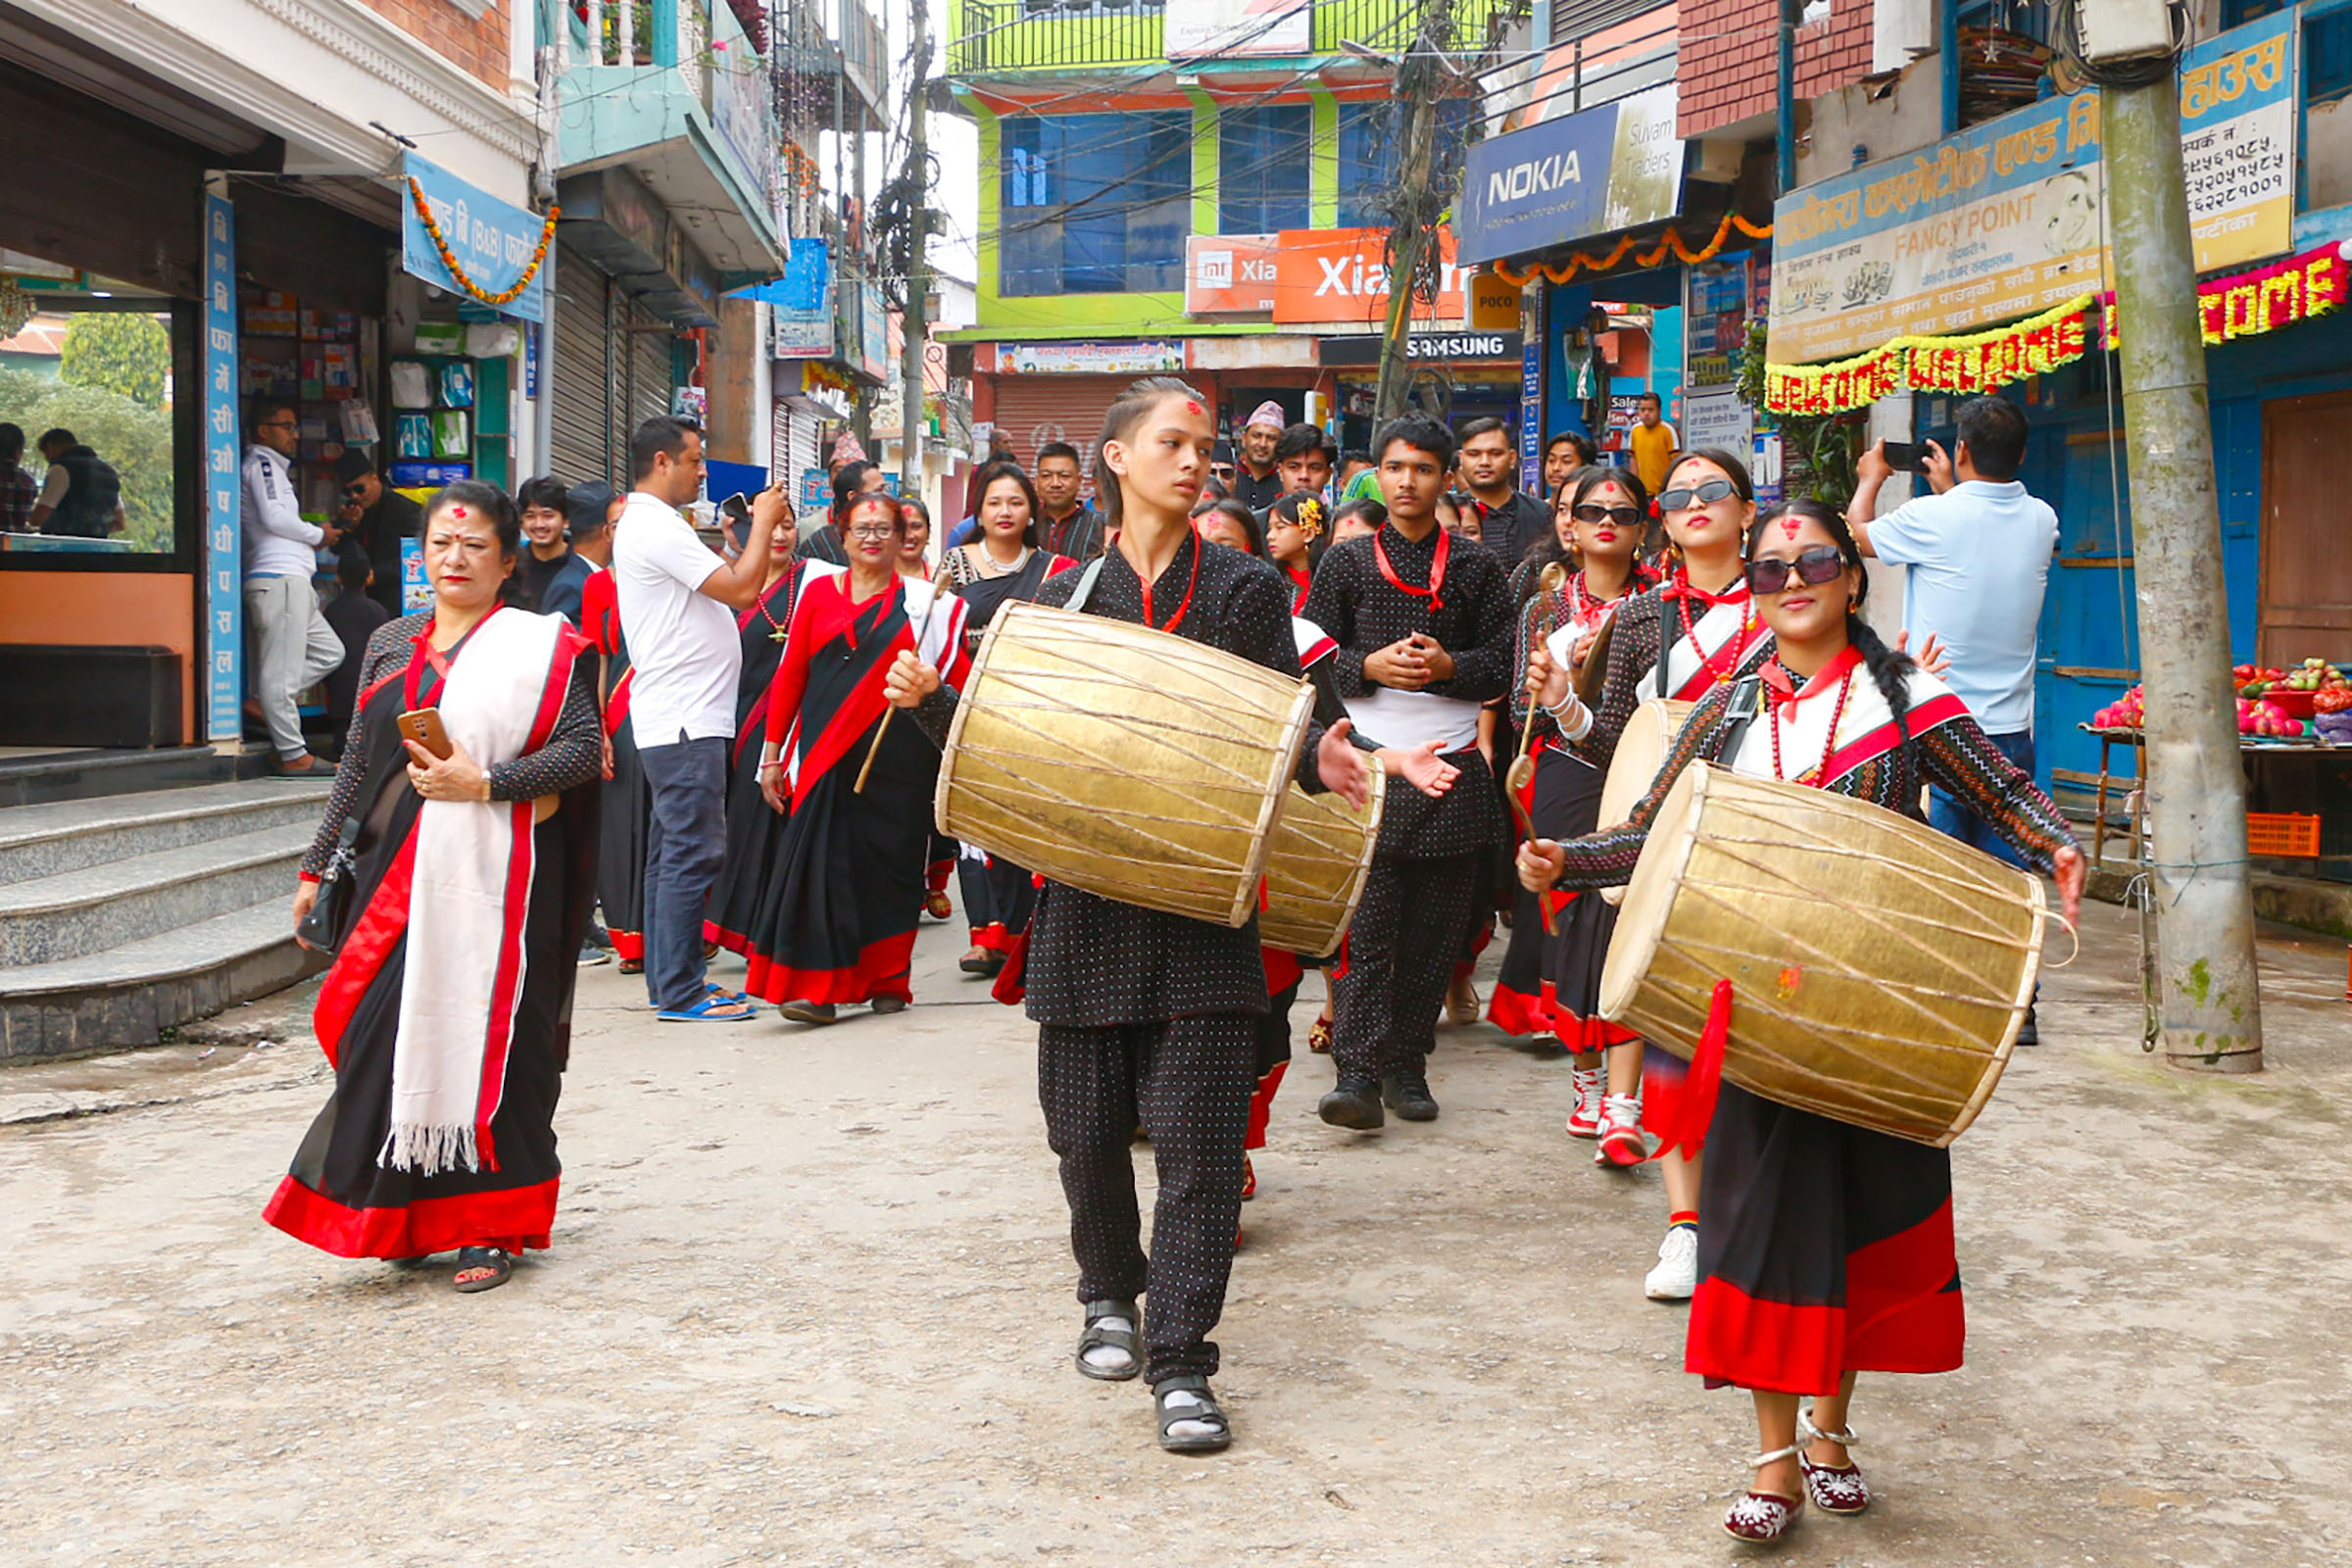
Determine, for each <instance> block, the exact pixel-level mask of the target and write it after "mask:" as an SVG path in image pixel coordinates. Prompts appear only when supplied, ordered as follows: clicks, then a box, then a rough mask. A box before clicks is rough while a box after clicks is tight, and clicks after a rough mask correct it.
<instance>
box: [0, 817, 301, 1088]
mask: <svg viewBox="0 0 2352 1568" xmlns="http://www.w3.org/2000/svg"><path fill="white" fill-rule="evenodd" d="M326 795H327V789H326V786H325V785H324V784H323V783H316V784H314V783H308V782H304V783H291V782H280V781H277V780H274V779H265V780H258V781H254V782H250V783H242V784H206V785H199V786H194V787H190V788H185V789H170V790H158V791H151V792H147V793H143V794H136V795H119V796H111V797H106V798H103V799H97V800H83V801H73V802H63V803H58V804H52V805H41V806H24V807H16V808H12V809H0V1060H4V1059H7V1058H10V1057H24V1056H54V1055H60V1054H68V1053H73V1052H84V1051H96V1050H107V1049H115V1048H121V1047H127V1046H139V1045H152V1044H154V1043H155V1042H156V1040H157V1039H158V1038H159V1037H160V1036H161V1034H162V1032H163V1031H164V1030H167V1029H169V1028H172V1026H173V1025H176V1024H179V1023H184V1022H186V1021H187V1020H188V1019H191V1018H194V1017H197V1016H199V1015H201V1014H203V1013H205V1012H209V1011H213V1010H216V1009H218V1008H221V1007H224V1006H228V1005H233V1004H235V1003H238V1002H242V1001H245V1000H248V999H250V998H252V997H256V996H260V995H263V994H266V993H267V992H270V991H273V990H276V989H278V988H280V987H282V986H286V985H290V984H292V983H293V982H294V981H296V980H298V979H300V978H301V977H302V976H303V975H304V974H305V973H308V972H310V971H312V970H313V969H315V968H317V967H318V960H317V959H315V958H313V957H312V956H309V955H306V954H304V953H303V952H302V950H301V949H300V948H298V947H297V946H296V945H295V943H294V940H293V931H292V922H291V916H290V913H289V910H288V905H289V902H290V900H291V899H292V897H293V891H294V882H295V872H296V868H297V866H298V864H299V863H300V860H301V858H302V854H303V851H304V850H305V849H307V848H308V847H309V845H310V842H311V838H312V836H313V834H314V833H315V832H316V831H317V828H318V823H319V813H320V812H321V811H322V810H323V809H324V805H325V800H326Z"/></svg>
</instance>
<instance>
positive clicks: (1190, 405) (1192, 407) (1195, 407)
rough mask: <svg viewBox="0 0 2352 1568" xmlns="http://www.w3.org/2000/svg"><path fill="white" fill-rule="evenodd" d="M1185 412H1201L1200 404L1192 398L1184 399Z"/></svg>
mask: <svg viewBox="0 0 2352 1568" xmlns="http://www.w3.org/2000/svg"><path fill="white" fill-rule="evenodd" d="M1184 412H1185V413H1187V414H1199V413H1201V405H1200V404H1198V403H1195V402H1194V401H1193V400H1192V399H1191V398H1186V399H1185V400H1184Z"/></svg>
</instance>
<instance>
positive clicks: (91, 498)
mask: <svg viewBox="0 0 2352 1568" xmlns="http://www.w3.org/2000/svg"><path fill="white" fill-rule="evenodd" d="M57 464H58V466H59V467H61V468H63V469H65V470H66V494H65V499H64V500H62V501H60V502H58V504H57V510H56V511H55V512H53V513H51V514H50V515H49V520H48V522H47V523H46V524H45V525H44V526H43V527H42V530H41V531H42V532H44V533H56V534H65V535H68V536H70V537H72V538H75V539H104V538H105V537H106V536H107V535H109V534H111V533H113V532H114V531H115V511H116V509H117V508H119V507H120V506H122V504H123V480H122V478H121V476H120V475H118V474H117V473H116V472H115V470H114V469H113V467H111V466H108V465H107V464H105V463H103V462H101V461H99V457H98V454H97V453H95V452H92V451H91V450H90V449H89V448H88V447H68V448H66V450H65V451H64V452H62V453H60V454H58V459H57Z"/></svg>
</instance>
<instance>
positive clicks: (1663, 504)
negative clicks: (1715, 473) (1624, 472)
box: [1658, 479, 1736, 512]
mask: <svg viewBox="0 0 2352 1568" xmlns="http://www.w3.org/2000/svg"><path fill="white" fill-rule="evenodd" d="M1734 494H1736V492H1735V490H1734V489H1733V486H1732V481H1731V480H1729V479H1709V480H1708V481H1707V482H1706V483H1704V484H1701V485H1697V486H1686V487H1685V488H1683V489H1680V490H1667V491H1662V492H1660V494H1659V496H1658V510H1659V511H1661V512H1689V511H1690V510H1691V508H1692V507H1711V506H1713V505H1714V504H1715V503H1716V502H1718V501H1722V500H1725V499H1727V498H1728V497H1730V496H1732V495H1734Z"/></svg>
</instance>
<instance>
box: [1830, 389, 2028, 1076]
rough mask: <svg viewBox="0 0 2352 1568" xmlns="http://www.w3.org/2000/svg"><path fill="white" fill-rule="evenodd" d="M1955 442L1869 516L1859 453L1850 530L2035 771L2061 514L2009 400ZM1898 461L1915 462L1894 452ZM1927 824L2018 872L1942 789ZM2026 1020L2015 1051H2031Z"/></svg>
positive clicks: (1919, 641)
mask: <svg viewBox="0 0 2352 1568" xmlns="http://www.w3.org/2000/svg"><path fill="white" fill-rule="evenodd" d="M1956 423H1957V426H1958V432H1957V433H1958V439H1957V440H1956V441H1955V442H1954V443H1953V445H1952V450H1951V453H1950V454H1949V455H1948V456H1947V455H1946V454H1945V453H1944V450H1943V448H1942V447H1940V446H1938V445H1937V444H1936V443H1935V442H1933V441H1928V442H1924V443H1921V450H1920V452H1919V454H1918V456H1919V458H1920V460H1921V464H1922V471H1924V472H1925V473H1926V475H1927V480H1928V490H1929V493H1928V494H1926V495H1920V496H1914V497H1912V498H1911V499H1910V500H1908V501H1906V502H1904V503H1903V504H1902V505H1901V506H1899V507H1897V508H1895V509H1894V510H1893V511H1892V512H1889V513H1887V515H1885V516H1881V517H1874V516H1873V515H1872V514H1874V513H1875V512H1877V510H1878V503H1879V491H1880V489H1881V488H1882V487H1883V486H1884V485H1885V484H1886V483H1887V480H1888V479H1889V478H1891V477H1893V475H1894V473H1895V471H1896V469H1895V466H1894V465H1893V464H1892V463H1890V462H1889V455H1890V447H1891V446H1892V444H1890V443H1887V442H1884V441H1882V442H1878V443H1876V444H1874V445H1873V446H1872V447H1871V449H1870V450H1869V451H1868V452H1866V453H1864V454H1863V455H1862V461H1861V464H1860V465H1859V467H1858V470H1857V474H1858V479H1857V482H1856V484H1855V486H1854V500H1853V505H1852V506H1851V507H1850V508H1848V509H1847V511H1846V522H1847V524H1848V525H1849V526H1850V527H1852V529H1853V530H1854V540H1855V542H1856V543H1857V544H1859V545H1860V546H1861V547H1862V553H1863V554H1864V555H1865V556H1875V557H1877V558H1878V559H1879V560H1881V561H1884V562H1886V563H1887V564H1889V565H1897V566H1904V567H1907V568H1909V569H1908V570H1907V571H1906V572H1905V574H1904V584H1903V628H1904V629H1905V630H1906V631H1908V632H1909V633H1910V634H1911V645H1912V646H1913V647H1915V648H1917V647H1923V646H1925V643H1926V639H1927V638H1928V637H1930V636H1934V637H1936V638H1937V639H1939V640H1940V641H1941V643H1942V645H1943V648H1944V651H1945V653H1946V655H1947V656H1948V657H1949V658H1950V660H1951V667H1950V668H1948V669H1946V670H1944V671H1943V672H1942V674H1943V681H1944V684H1946V685H1947V686H1949V687H1951V689H1952V690H1953V691H1954V692H1956V693H1958V694H1959V697H1960V700H1961V701H1962V702H1964V703H1966V704H1967V705H1968V711H1969V712H1970V713H1971V714H1972V715H1973V716H1974V717H1975V718H1976V720H1977V722H1978V724H1980V725H1981V726H1983V728H1984V730H1985V735H1986V737H1987V738H1988V739H1990V740H1991V742H1992V743H1993V745H1995V746H1996V747H1998V748H2000V750H2001V753H2002V755H2003V756H2005V757H2007V758H2008V759H2009V760H2011V761H2013V762H2015V763H2016V764H2017V765H2018V766H2019V767H2021V768H2023V769H2024V770H2025V771H2026V772H2027V773H2028V774H2032V773H2033V771H2034V655H2035V652H2036V650H2035V638H2036V634H2037V633H2038V631H2039V628H2040V625H2041V599H2042V593H2043V590H2044V589H2045V588H2046V587H2047V586H2048V583H2049V576H2050V556H2051V553H2052V552H2053V551H2054V550H2055V549H2056V547H2057V543H2058V515H2057V514H2056V513H2054V512H2052V511H2051V510H2050V508H2049V506H2048V505H2047V504H2046V503H2044V502H2042V501H2039V500H2037V499H2035V498H2034V497H2033V496H2031V495H2028V494H2027V493H2026V487H2025V486H2024V485H2023V484H2022V483H2020V482H2019V481H2018V477H2017V471H2018V468H2019V466H2021V465H2022V464H2023V463H2024V462H2025V456H2026V416H2025V411H2024V410H2022V409H2020V408H2019V407H2018V406H2017V405H2016V404H2014V403H2011V402H2009V401H2008V400H2007V399H2005V398H1997V397H1985V398H1972V399H1970V400H1969V401H1968V402H1966V403H1963V404H1962V405H1961V406H1960V413H1959V417H1958V419H1957V421H1956ZM1891 455H1892V456H1894V457H1901V458H1909V457H1911V456H1912V454H1911V453H1909V452H1906V451H1902V450H1900V449H1899V448H1894V449H1893V450H1892V452H1891ZM1928 820H1929V822H1930V824H1931V825H1933V826H1934V827H1935V828H1936V830H1937V831H1938V832H1941V833H1944V834H1948V835H1949V836H1951V837H1952V838H1956V839H1958V840H1960V841H1961V842H1962V843H1964V844H1971V845H1974V846H1975V847H1976V848H1978V849H1980V850H1983V851H1985V853H1986V854H1988V855H1993V856H1997V857H1999V858H2002V859H2005V860H2007V861H2009V862H2010V863H2011V864H2013V865H2014V864H2017V863H2019V862H2018V859H2017V857H2016V856H2015V855H2014V854H2013V853H2011V851H2010V850H2009V848H2008V845H2007V843H2006V842H2005V841H2004V840H2002V839H2001V838H2000V837H1999V835H1997V834H1996V833H1994V832H1993V831H1992V829H1991V827H1990V825H1989V824H1987V823H1986V822H1985V819H1984V818H1983V817H1981V816H1979V815H1977V814H1976V813H1975V812H1974V811H1971V810H1969V809H1967V808H1966V807H1964V806H1962V805H1961V804H1960V803H1959V802H1957V801H1956V800H1954V799H1953V798H1952V797H1951V796H1950V795H1948V794H1946V793H1945V792H1944V791H1942V790H1940V789H1936V790H1931V791H1930V792H1929V798H1928ZM2035 1039H2036V1035H2035V1025H2034V1015H2033V1014H2032V1013H2028V1014H2027V1015H2026V1026H2025V1032H2024V1033H2023V1034H2021V1035H2020V1036H2019V1042H2018V1043H2019V1044H2021V1045H2032V1044H2034V1043H2035Z"/></svg>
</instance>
